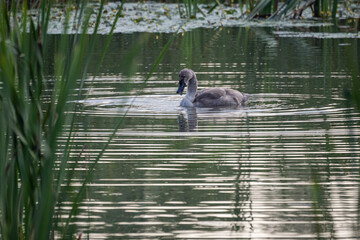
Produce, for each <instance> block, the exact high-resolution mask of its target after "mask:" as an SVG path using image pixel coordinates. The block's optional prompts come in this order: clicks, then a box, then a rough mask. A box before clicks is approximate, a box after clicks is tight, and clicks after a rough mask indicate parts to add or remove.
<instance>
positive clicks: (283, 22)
mask: <svg viewBox="0 0 360 240" xmlns="http://www.w3.org/2000/svg"><path fill="white" fill-rule="evenodd" d="M330 2H331V4H328V3H329V2H328V1H323V0H314V1H298V0H292V1H287V2H286V3H285V2H284V1H283V2H279V1H276V0H260V1H249V0H245V1H241V2H237V3H235V2H232V1H230V2H229V1H228V4H225V3H221V2H220V1H219V0H216V1H211V2H210V3H209V4H202V3H201V2H200V1H199V2H198V1H196V0H194V1H182V2H181V4H164V3H153V2H145V1H141V2H135V3H126V4H124V3H125V1H122V2H105V1H104V0H102V1H101V2H100V3H97V2H96V3H92V4H93V5H88V4H87V1H81V2H78V4H74V3H73V2H67V3H61V4H59V3H55V4H52V2H51V1H50V2H48V1H29V5H28V3H27V2H26V1H24V2H22V3H16V2H15V1H1V3H0V159H1V160H0V178H1V184H0V236H1V239H4V240H7V239H36V240H39V239H40V240H41V239H55V238H56V239H71V238H74V237H75V236H76V238H78V239H81V235H77V234H75V233H76V226H75V225H74V224H73V218H74V216H76V215H77V214H78V213H79V205H80V204H81V201H82V200H83V198H84V195H85V191H86V185H87V183H89V182H90V181H91V176H92V173H93V170H94V169H95V166H96V163H97V162H98V161H99V159H100V158H101V156H102V154H103V152H104V151H105V149H106V147H107V145H108V143H109V142H110V141H111V139H112V137H113V136H114V135H115V133H116V131H117V129H118V128H119V127H120V125H121V124H122V123H123V119H124V116H123V117H122V118H120V119H119V122H118V124H117V125H116V126H114V132H113V133H112V135H111V136H109V139H108V140H107V143H105V144H104V146H103V148H102V151H101V152H100V153H98V155H97V156H96V158H95V159H96V160H95V161H94V162H93V163H92V165H90V166H89V167H88V169H86V171H84V172H85V173H84V176H77V183H80V184H79V185H80V187H74V186H73V185H72V184H73V179H72V178H73V174H74V171H73V170H71V169H75V167H76V164H77V161H79V160H81V159H82V158H83V156H82V153H80V154H79V153H73V152H72V145H73V144H74V139H75V137H76V136H75V134H74V131H75V130H74V128H75V124H74V123H75V122H76V108H77V107H78V106H76V104H74V101H73V100H75V99H81V98H83V97H84V96H81V92H82V91H81V89H82V86H83V82H84V79H85V78H86V76H87V75H86V73H87V70H88V67H89V62H90V60H91V58H92V53H93V52H94V48H95V46H96V39H97V35H98V34H107V35H108V36H107V40H106V44H105V46H103V49H102V53H101V54H100V55H101V58H100V59H99V60H98V61H97V67H96V69H97V70H95V74H94V75H93V76H94V77H95V76H96V73H97V72H98V70H99V68H100V66H101V62H102V60H103V59H104V56H105V54H106V51H107V48H108V46H109V43H110V40H111V37H112V35H113V34H114V33H116V32H123V33H132V32H136V31H147V32H171V33H174V34H173V37H171V38H170V40H169V41H168V42H167V43H166V45H165V46H164V47H163V50H162V51H161V52H160V53H159V57H158V58H157V59H155V60H154V64H153V67H152V68H151V70H150V72H149V74H148V76H147V77H146V80H145V81H144V82H145V83H146V81H147V79H149V78H150V77H151V74H152V73H153V72H154V71H155V69H156V67H157V66H158V64H159V63H160V61H161V59H162V57H163V56H164V54H165V53H166V51H167V49H168V48H169V46H170V45H171V43H172V41H173V40H174V39H175V37H176V35H177V34H178V33H179V32H185V31H188V30H191V29H194V28H197V27H214V28H216V27H218V28H221V27H223V26H249V27H250V26H278V27H284V26H289V27H293V26H302V27H310V26H323V25H326V26H327V25H331V24H336V23H334V22H333V21H334V19H335V20H337V21H342V20H345V21H346V22H347V24H350V25H351V28H347V29H348V32H351V33H353V34H352V35H347V36H348V37H349V38H359V34H358V31H359V19H358V18H359V9H358V6H357V5H356V4H355V3H353V2H351V1H350V0H347V1H341V2H340V1H339V2H338V1H337V0H333V1H330ZM299 4H300V5H299ZM293 18H296V19H297V20H295V21H293V20H292V19H293ZM302 18H304V19H302ZM253 19H262V20H260V21H259V20H256V21H250V20H253ZM181 26H182V27H181ZM348 32H347V33H348ZM74 33H76V34H74ZM49 34H60V40H59V41H58V42H56V43H55V44H54V56H53V59H52V60H53V62H52V63H49V62H47V61H46V60H45V59H46V52H45V50H44V49H47V48H48V47H49V45H50V40H49V37H48V36H49ZM280 34H283V35H286V34H284V32H280ZM290 34H291V32H290ZM340 34H341V33H340ZM331 36H333V35H330V37H331ZM134 58H135V56H133V55H130V56H129V57H128V59H123V60H122V61H123V62H124V63H126V62H134V61H133V59H134ZM49 64H53V68H54V76H53V77H52V78H51V79H48V77H47V76H46V74H45V72H46V69H47V68H49ZM356 64H357V62H356V60H354V63H353V65H354V68H356V66H357V65H356ZM356 77H358V71H356V72H354V78H356ZM76 89H77V90H78V91H75V90H76ZM357 89H358V88H357ZM354 94H355V93H354ZM356 96H357V95H356ZM64 113H66V114H64ZM65 128H68V129H70V130H67V131H64V129H65ZM65 133H68V135H66V136H65V137H64V134H65ZM60 138H62V141H60V140H59V139H60ZM64 139H65V140H64ZM84 148H85V146H84ZM64 202H71V203H72V207H71V209H64V208H63V205H62V203H64Z"/></svg>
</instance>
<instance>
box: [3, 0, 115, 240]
mask: <svg viewBox="0 0 360 240" xmlns="http://www.w3.org/2000/svg"><path fill="white" fill-rule="evenodd" d="M103 5H104V1H101V3H100V10H99V13H98V16H97V20H96V23H95V26H94V30H93V34H91V35H88V34H87V29H88V26H89V24H88V23H89V19H90V13H91V11H87V7H86V6H87V5H86V2H85V1H83V2H81V3H79V4H77V5H76V6H75V8H73V6H72V5H67V6H66V8H65V10H66V11H67V12H68V13H67V15H66V23H67V26H66V27H65V30H64V34H63V35H62V36H61V38H60V41H59V42H58V43H57V44H55V49H54V52H55V54H54V59H53V61H54V72H55V77H54V79H48V78H47V77H46V74H45V72H46V69H48V68H49V67H50V66H51V65H52V62H50V63H49V62H48V61H46V58H47V56H46V52H47V49H48V47H49V43H50V40H49V37H48V34H47V30H48V29H47V27H48V23H49V18H50V9H51V7H52V5H51V1H49V2H48V1H41V5H40V12H39V13H40V14H39V15H38V16H37V19H36V21H34V20H33V19H32V18H31V17H29V16H28V5H27V2H26V1H23V3H22V4H17V3H16V2H15V1H13V2H12V4H11V5H6V3H5V1H1V3H0V12H1V14H0V154H1V157H0V177H1V180H0V181H1V184H0V236H1V239H49V238H52V239H53V238H54V237H55V235H59V236H62V237H64V238H67V237H66V236H71V235H73V233H72V232H71V231H69V229H70V228H69V223H70V222H71V219H72V216H73V215H75V214H76V212H77V209H78V204H79V201H80V200H81V198H82V196H83V193H84V191H83V189H84V186H85V185H86V183H87V182H88V181H89V179H90V176H91V170H92V169H93V167H94V166H91V167H90V168H89V173H88V174H87V176H86V177H85V178H84V180H83V182H82V186H81V187H80V189H78V192H77V193H76V194H73V196H72V195H70V196H71V197H70V198H72V199H71V200H72V203H73V204H72V209H71V210H70V212H61V208H60V202H61V199H62V200H64V199H69V197H67V196H65V195H64V193H65V192H71V191H70V184H71V179H70V178H69V176H70V175H69V174H71V171H65V169H66V168H68V167H69V166H68V162H69V160H70V159H71V157H70V155H71V145H72V141H73V137H74V135H73V130H74V121H75V119H76V114H75V113H68V112H73V111H72V110H73V109H74V107H75V106H74V104H70V103H69V100H73V99H74V98H77V97H80V95H81V91H79V93H78V94H75V92H74V89H75V88H80V89H81V87H82V84H83V81H84V79H85V76H86V72H87V68H88V63H89V60H90V58H91V56H92V52H93V50H94V46H95V43H96V34H97V30H98V27H99V22H100V18H101V12H102V11H101V10H102V8H103ZM70 11H76V16H77V18H76V22H75V23H74V24H76V26H77V28H78V32H79V34H76V35H68V34H66V31H67V29H68V28H69V25H70V19H69V12H70ZM120 12H121V8H120V9H119V10H118V13H117V15H116V18H115V20H114V23H113V28H112V31H113V29H114V26H115V23H116V21H117V20H118V18H119V16H120ZM112 31H111V32H110V34H109V36H108V40H107V44H106V46H105V47H104V48H103V54H102V57H103V56H104V54H105V51H106V48H107V46H108V43H109V40H110V38H111V36H112ZM100 64H101V59H100V61H99V62H98V65H100ZM49 65H50V66H49ZM65 126H69V127H70V131H69V134H68V136H66V141H65V142H60V141H59V138H60V137H64V127H65ZM75 161H76V159H75ZM65 180H67V181H65ZM64 186H65V187H64ZM63 214H66V215H67V216H68V218H67V220H66V221H65V222H66V223H65V224H63V225H62V226H61V227H60V225H59V217H57V216H60V215H63Z"/></svg>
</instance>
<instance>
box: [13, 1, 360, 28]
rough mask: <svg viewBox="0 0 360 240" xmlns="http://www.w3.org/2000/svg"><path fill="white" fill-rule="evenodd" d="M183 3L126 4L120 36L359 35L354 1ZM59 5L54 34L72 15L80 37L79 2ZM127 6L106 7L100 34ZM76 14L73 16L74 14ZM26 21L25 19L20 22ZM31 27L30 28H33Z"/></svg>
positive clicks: (52, 21) (52, 19)
mask: <svg viewBox="0 0 360 240" xmlns="http://www.w3.org/2000/svg"><path fill="white" fill-rule="evenodd" d="M200 2H201V1H185V0H184V1H180V3H159V2H151V1H149V2H148V1H138V2H127V3H125V4H124V6H123V9H122V11H121V14H120V16H119V21H118V22H117V23H116V24H115V28H114V33H133V32H156V33H173V32H176V31H177V30H178V27H179V26H182V27H181V29H180V32H186V31H190V30H192V29H195V28H199V27H203V28H218V27H233V26H246V27H252V26H265V27H266V26H269V27H305V28H309V27H313V26H331V25H336V24H338V23H340V24H341V23H342V22H346V24H350V25H353V26H354V27H353V29H354V30H353V31H352V32H356V33H358V32H359V31H360V28H359V19H360V8H359V4H356V2H352V1H351V0H344V1H337V0H332V1H323V0H305V1H299V0H291V1H277V0H276V1H275V0H260V1H249V0H245V1H240V2H237V3H235V1H231V3H229V2H227V3H226V2H225V3H221V2H220V1H218V0H216V1H208V2H207V3H200ZM87 4H88V6H89V7H90V8H91V9H90V10H89V11H90V12H89V17H90V19H89V22H88V26H86V29H87V31H88V33H92V32H93V29H94V26H95V22H96V19H97V16H98V13H99V8H100V4H99V3H98V2H90V3H87ZM66 6H68V5H66V4H63V3H56V4H54V5H53V6H52V8H51V9H49V15H50V16H49V22H48V24H49V27H48V33H49V34H62V33H64V26H65V25H66V23H65V19H66V15H67V14H69V28H68V29H67V33H76V31H79V30H80V29H81V28H78V26H77V24H78V21H77V17H78V16H77V15H76V11H75V10H76V9H77V8H78V7H79V6H77V5H76V3H72V2H71V3H70V6H71V7H70V8H67V7H66ZM120 6H121V2H105V3H104V5H103V6H102V10H101V18H100V25H99V28H98V33H99V34H108V33H109V32H110V30H111V28H112V26H113V20H114V18H115V15H116V13H117V12H118V11H119V9H120ZM40 11H41V9H40V8H33V9H31V10H29V12H28V16H29V17H32V18H34V19H36V17H37V16H38V15H39V14H41V13H40ZM69 11H70V12H69ZM19 21H21V18H19ZM28 27H29V26H28Z"/></svg>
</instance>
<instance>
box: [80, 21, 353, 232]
mask: <svg viewBox="0 0 360 240" xmlns="http://www.w3.org/2000/svg"><path fill="white" fill-rule="evenodd" d="M278 30H279V29H274V28H218V29H197V30H194V31H191V32H187V33H185V34H184V35H182V36H179V37H178V38H177V39H176V40H175V42H174V43H173V45H172V46H171V48H170V49H169V51H168V52H167V53H166V55H165V56H164V59H163V61H162V62H161V64H160V65H159V68H158V69H157V71H156V72H155V73H154V75H153V76H152V77H151V78H150V79H149V81H148V82H146V83H145V82H144V80H145V78H146V76H147V73H148V71H149V69H150V68H151V66H152V63H153V62H154V61H155V59H156V57H157V56H158V54H159V52H160V50H161V47H162V46H164V44H165V43H166V41H167V40H168V39H169V38H170V37H171V35H168V34H149V33H135V34H128V35H127V34H118V35H115V37H114V39H113V41H112V43H111V45H110V49H111V50H110V52H109V54H108V55H107V57H106V59H105V62H104V64H103V66H102V68H101V73H100V76H99V77H97V78H95V80H94V82H93V83H92V77H91V74H90V76H89V78H88V81H87V82H86V84H85V88H84V90H83V92H84V93H86V94H87V95H88V98H84V99H83V100H80V101H78V104H79V105H80V106H81V107H82V110H81V111H80V112H79V118H78V120H77V122H76V126H77V130H76V134H77V137H76V141H75V144H76V146H77V147H78V149H76V151H75V153H76V155H79V154H81V156H82V157H81V161H80V162H79V167H78V168H77V169H76V170H77V171H78V172H83V171H84V170H85V169H86V167H87V166H88V164H89V163H90V162H92V161H93V160H94V159H95V157H96V154H97V153H98V152H99V151H100V150H101V148H102V146H103V144H104V143H105V142H106V140H107V138H108V137H109V136H110V135H111V134H112V132H113V129H114V127H115V125H116V124H117V123H118V121H121V119H122V118H123V116H124V114H125V113H127V115H126V116H125V118H124V119H123V124H122V125H121V127H120V129H119V130H118V131H116V135H115V137H114V139H113V140H112V141H111V143H110V145H109V147H108V149H107V150H106V152H105V154H104V156H103V157H102V158H101V160H100V162H99V164H98V166H97V168H96V172H95V174H94V177H93V181H92V182H91V184H90V185H89V187H88V190H87V198H86V199H85V201H84V203H83V204H82V210H83V212H82V213H81V214H80V216H79V217H78V218H77V220H76V221H77V223H78V225H79V226H80V228H81V230H82V231H83V232H84V233H83V237H84V236H87V234H88V236H89V238H90V239H190V238H192V239H193V238H201V239H330V238H331V239H358V238H359V236H360V233H359V209H360V208H359V204H360V203H359V198H360V195H359V161H358V159H359V150H360V146H359V136H360V125H359V119H360V115H359V113H358V111H357V110H356V108H355V107H354V105H353V104H352V103H351V102H350V101H349V100H348V99H347V97H346V95H347V92H348V91H351V89H352V87H353V82H352V80H351V75H352V74H353V72H352V70H351V64H350V59H351V57H352V56H354V55H355V56H356V58H357V56H359V55H358V53H359V52H358V51H359V50H358V48H357V46H358V44H359V40H358V39H348V38H336V39H332V38H330V39H318V38H311V37H306V38H301V37H300V38H298V37H296V36H286V37H281V34H280V35H279V34H278V32H277V31H278ZM313 30H315V32H326V31H328V32H329V31H330V30H329V29H327V28H326V29H318V28H316V29H313ZM285 31H288V30H287V29H285ZM289 31H299V29H295V30H294V29H290V30H289ZM104 39H105V38H104ZM100 41H103V39H102V38H101V39H100ZM133 43H135V44H136V43H139V44H141V47H140V48H139V47H138V45H137V47H135V48H132V46H133V45H132V44H133ZM100 45H101V44H100ZM134 49H135V50H136V49H137V50H136V51H137V53H138V57H136V58H135V59H133V61H132V62H133V63H135V66H136V68H133V69H132V68H131V67H132V66H133V65H132V64H131V63H130V62H131V61H129V60H124V59H126V57H127V56H129V53H130V52H131V51H132V50H134ZM357 60H358V59H357ZM95 63H96V60H94V62H92V63H91V64H92V65H95ZM185 66H186V67H190V68H192V69H193V70H194V71H195V72H196V73H197V77H198V79H199V86H200V88H202V87H219V86H222V87H230V88H234V89H237V90H240V91H242V92H246V93H249V94H252V97H251V99H250V101H249V103H248V105H247V106H246V107H243V108H235V109H234V108H221V109H211V108H210V109H200V108H198V109H186V108H182V107H179V102H180V100H181V97H180V96H178V95H176V89H177V82H178V72H179V71H180V70H181V69H182V68H184V67H185ZM90 69H94V68H92V67H91V68H90ZM126 72H128V73H130V72H134V75H133V76H129V75H126V74H124V73H126ZM135 96H136V97H135ZM75 184H77V182H76V180H75Z"/></svg>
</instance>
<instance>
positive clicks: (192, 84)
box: [185, 74, 197, 102]
mask: <svg viewBox="0 0 360 240" xmlns="http://www.w3.org/2000/svg"><path fill="white" fill-rule="evenodd" d="M196 91H197V79H196V76H195V74H194V77H193V78H191V79H190V80H189V83H188V87H187V91H186V96H185V98H187V99H188V100H189V101H190V102H194V99H195V95H196Z"/></svg>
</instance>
